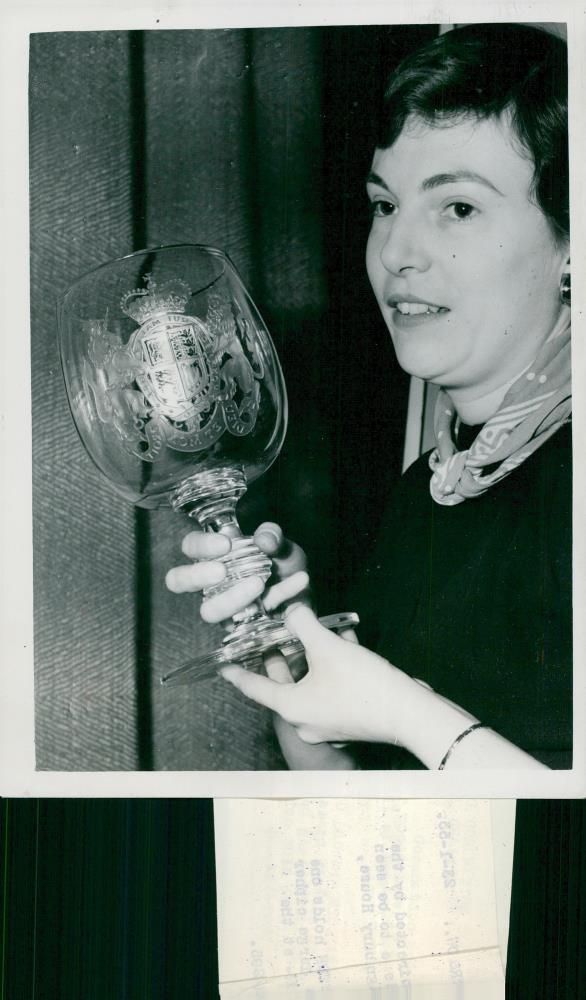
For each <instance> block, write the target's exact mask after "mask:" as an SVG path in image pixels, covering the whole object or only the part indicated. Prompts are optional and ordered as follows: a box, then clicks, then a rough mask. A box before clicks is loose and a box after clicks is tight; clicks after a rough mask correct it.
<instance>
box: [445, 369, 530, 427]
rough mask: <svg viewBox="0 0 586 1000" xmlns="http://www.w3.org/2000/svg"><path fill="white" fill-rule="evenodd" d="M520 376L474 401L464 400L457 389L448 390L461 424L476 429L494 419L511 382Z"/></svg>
mask: <svg viewBox="0 0 586 1000" xmlns="http://www.w3.org/2000/svg"><path fill="white" fill-rule="evenodd" d="M524 371H526V369H524ZM521 374H522V372H519V374H518V375H515V377H514V378H512V379H510V380H509V381H508V382H505V384H504V385H500V386H498V388H496V389H493V390H492V391H491V392H488V393H486V394H485V395H484V396H478V397H477V398H474V399H470V398H466V397H465V395H464V397H462V395H461V394H460V393H459V392H458V390H457V389H454V390H450V399H451V400H452V403H453V404H454V409H455V410H456V413H457V414H458V416H459V418H460V420H461V421H462V423H464V424H469V425H470V426H471V427H476V426H477V425H480V424H485V423H486V421H487V420H490V418H491V417H494V415H495V413H496V412H497V410H498V409H499V407H500V405H501V403H502V401H503V399H504V398H505V396H506V394H507V392H508V390H509V388H510V387H511V386H512V384H513V382H516V381H517V379H518V378H519V375H521Z"/></svg>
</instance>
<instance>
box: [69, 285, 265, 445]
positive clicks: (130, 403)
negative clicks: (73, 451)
mask: <svg viewBox="0 0 586 1000" xmlns="http://www.w3.org/2000/svg"><path fill="white" fill-rule="evenodd" d="M144 280H145V284H146V287H145V288H140V289H134V290H132V291H129V292H127V293H126V294H125V295H124V296H123V297H122V300H121V303H120V305H121V309H122V311H123V312H124V313H125V314H126V315H127V316H129V317H131V318H132V319H133V320H135V321H136V322H137V323H138V324H139V325H138V328H137V329H136V330H135V331H134V333H132V334H131V337H130V339H129V341H128V343H127V344H126V345H125V346H123V345H121V343H120V340H119V338H118V337H117V336H116V334H115V333H114V332H112V330H109V329H108V320H107V318H106V319H105V320H90V321H89V323H90V328H91V329H90V342H91V347H90V351H89V352H88V358H87V359H86V362H85V367H84V372H83V391H84V392H85V393H86V394H88V395H89V396H90V397H91V398H92V399H93V401H94V404H95V411H96V413H97V414H98V418H99V419H100V420H101V421H103V422H104V423H107V424H109V425H110V426H111V427H112V428H113V429H114V430H115V432H116V434H117V435H118V436H119V437H120V438H121V439H122V443H123V446H124V448H125V449H126V450H127V451H129V452H130V453H131V454H133V455H135V456H136V457H137V458H140V459H142V460H146V461H154V460H155V459H156V458H157V456H158V455H159V454H160V453H161V450H162V449H163V447H165V446H166V447H169V448H172V449H174V450H176V451H183V452H197V451H201V450H203V449H205V448H209V447H211V446H212V445H213V444H215V442H216V441H218V440H219V439H220V438H221V437H222V435H223V434H224V433H225V432H228V433H230V434H233V435H235V436H238V437H243V436H245V435H246V434H249V433H250V432H251V431H252V430H253V428H254V426H255V423H256V419H257V415H258V408H259V402H260V381H261V380H262V378H263V376H264V371H263V365H262V361H261V359H260V357H259V355H258V351H257V349H256V346H255V342H254V337H253V336H252V335H251V334H252V333H253V331H251V330H250V321H249V319H247V317H246V316H245V315H244V313H243V311H242V310H241V309H240V307H239V306H238V304H237V302H236V301H235V300H231V301H230V302H226V301H224V300H223V299H222V298H221V297H220V296H219V295H214V294H210V295H208V299H207V313H206V315H205V317H204V319H199V318H197V317H195V316H189V315H187V314H186V311H185V310H186V306H187V303H188V301H189V297H190V295H191V291H190V289H189V286H188V285H187V284H186V283H185V282H184V281H182V280H180V279H171V280H169V281H166V282H165V283H164V284H162V285H157V283H156V281H154V279H152V278H151V276H150V275H147V276H146V277H145V279H144Z"/></svg>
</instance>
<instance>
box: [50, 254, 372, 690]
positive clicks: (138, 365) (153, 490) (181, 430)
mask: <svg viewBox="0 0 586 1000" xmlns="http://www.w3.org/2000/svg"><path fill="white" fill-rule="evenodd" d="M59 341H60V351H61V362H62V367H63V373H64V377H65V384H66V387H67V393H68V398H69V403H70V407H71V412H72V415H73V419H74V421H75V424H76V426H77V429H78V432H79V435H80V437H81V440H82V442H83V444H84V445H85V448H86V450H87V451H88V453H89V455H90V457H91V458H92V460H93V461H94V463H95V464H96V466H97V467H98V469H99V470H100V471H101V472H102V473H103V474H104V475H105V476H106V478H107V479H108V480H109V481H110V483H111V485H112V486H113V487H114V488H115V489H116V490H117V491H118V492H119V493H120V494H121V495H122V496H124V497H125V498H126V499H127V500H129V501H131V502H132V503H134V504H136V505H137V506H139V507H144V508H147V509H154V508H158V507H164V506H170V507H171V508H172V509H173V510H176V511H183V512H186V513H187V514H188V515H189V516H190V517H193V518H195V519H197V521H198V523H199V525H200V526H201V527H202V528H203V529H204V530H205V531H216V532H221V533H222V534H225V535H227V536H228V537H229V538H230V539H231V543H232V544H231V551H230V552H229V553H228V554H227V555H226V556H224V557H223V559H222V562H223V563H224V564H225V567H226V578H225V580H223V581H222V583H220V584H217V585H214V586H211V587H208V588H206V590H205V591H204V596H206V597H209V596H213V595H215V594H218V593H221V592H223V591H224V590H226V589H227V588H228V587H231V586H232V585H233V584H234V582H235V581H237V580H240V579H243V578H245V577H248V576H252V575H254V576H260V577H261V578H262V579H263V580H265V581H266V580H267V579H268V578H269V576H270V573H271V560H270V559H269V558H268V557H267V556H266V555H265V554H264V553H263V552H261V551H260V549H259V548H258V547H257V546H256V545H255V544H254V542H253V540H252V538H250V537H247V536H244V535H243V534H242V531H241V530H240V526H239V524H238V519H237V516H236V505H237V503H238V500H239V499H240V498H241V497H242V496H243V494H244V493H245V492H246V489H247V487H248V484H250V483H251V482H253V481H254V480H255V479H257V478H258V477H259V476H261V475H262V473H263V472H265V471H266V470H267V469H268V468H269V466H270V465H271V464H272V463H273V462H274V460H275V458H276V457H277V455H278V454H279V451H280V449H281V447H282V444H283V440H284V437H285V432H286V426H287V395H286V390H285V383H284V380H283V374H282V372H281V367H280V364H279V360H278V357H277V354H276V351H275V348H274V346H273V343H272V341H271V338H270V336H269V334H268V332H267V329H266V327H265V325H264V323H263V321H262V319H261V317H260V315H259V313H258V311H257V309H256V308H255V306H254V303H253V302H252V299H251V297H250V295H249V294H248V292H247V291H246V288H245V287H244V285H243V283H242V281H241V279H240V277H239V275H238V273H237V271H236V269H235V267H234V265H233V264H232V262H231V261H230V260H229V258H228V257H227V256H226V254H224V253H222V252H221V251H220V250H217V249H216V248H214V247H207V246H198V245H189V244H182V245H178V246H166V247H160V248H157V249H153V250H143V251H139V252H137V253H133V254H130V255H129V256H127V257H122V258H119V259H117V260H114V261H110V262H109V263H106V264H103V265H102V266H101V267H98V268H96V269H95V270H94V271H92V272H90V273H89V274H86V275H84V276H83V277H82V278H80V279H79V280H78V281H76V282H75V283H74V284H73V285H72V286H71V288H70V289H69V290H68V291H67V292H66V294H65V296H64V298H63V300H62V302H61V305H60V309H59ZM321 621H322V622H323V623H324V624H325V625H326V626H327V627H329V628H334V629H336V630H341V629H344V628H347V627H351V626H353V625H354V624H356V622H357V621H358V619H357V616H356V615H354V614H339V615H330V616H327V617H326V618H322V619H321ZM274 648H279V649H282V650H283V652H285V653H287V654H289V653H295V652H298V651H299V650H300V648H301V647H300V644H299V642H298V641H297V640H296V639H295V638H294V637H293V636H292V635H291V633H290V632H289V631H288V630H287V628H286V627H285V625H284V623H283V621H282V619H281V618H278V617H276V616H272V617H269V616H268V615H267V614H266V612H265V610H264V608H263V606H262V603H261V602H260V601H255V602H253V603H252V604H251V605H249V606H248V607H247V608H245V609H243V610H242V611H241V612H239V613H238V614H236V615H234V617H233V620H232V621H231V622H230V623H229V624H228V626H227V633H226V636H225V638H224V640H223V642H222V645H221V646H220V648H219V649H217V650H215V651H214V652H213V653H211V654H208V655H205V656H200V657H196V658H195V659H194V660H192V661H190V662H188V663H186V664H183V666H181V667H179V668H178V669H176V670H174V671H172V672H170V673H168V674H166V675H165V676H164V677H162V678H161V681H162V683H163V684H165V685H172V684H182V683H190V682H193V681H196V680H202V679H204V678H207V677H210V676H213V675H214V674H215V673H217V670H218V668H219V667H220V666H222V665H224V664H226V663H231V662H237V663H240V664H242V665H244V666H246V667H247V668H249V669H259V667H260V665H261V663H262V654H263V653H265V652H267V651H268V650H270V649H274Z"/></svg>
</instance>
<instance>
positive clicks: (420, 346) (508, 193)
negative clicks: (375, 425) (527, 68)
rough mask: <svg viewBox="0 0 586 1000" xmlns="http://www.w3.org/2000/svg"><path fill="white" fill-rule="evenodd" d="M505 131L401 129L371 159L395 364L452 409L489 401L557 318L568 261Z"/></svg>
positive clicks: (377, 288) (373, 267) (483, 125)
mask: <svg viewBox="0 0 586 1000" xmlns="http://www.w3.org/2000/svg"><path fill="white" fill-rule="evenodd" d="M532 178H533V164H532V162H531V161H530V160H529V159H528V158H525V157H524V156H523V155H522V154H521V152H520V151H519V146H518V143H515V140H514V138H513V136H512V134H511V131H510V128H509V126H508V124H507V123H505V122H500V121H497V120H485V121H481V122H477V121H475V120H471V119H466V120H463V121H461V122H460V123H459V124H455V125H452V126H446V127H430V126H428V125H426V124H425V123H422V122H420V121H411V122H407V125H406V127H405V128H404V129H403V131H402V132H401V134H400V136H399V138H398V139H397V140H396V142H395V143H394V144H393V145H392V146H391V147H390V148H389V149H377V150H376V152H375V154H374V159H373V161H372V171H371V174H370V176H369V180H368V185H367V191H368V196H369V200H370V202H371V207H372V215H373V218H372V227H371V231H370V235H369V238H368V245H367V254H366V261H367V270H368V275H369V278H370V281H371V284H372V287H373V290H374V293H375V295H376V298H377V301H378V304H379V306H380V309H381V312H382V314H383V316H384V319H385V322H386V324H387V327H388V329H389V331H390V334H391V337H392V340H393V344H394V347H395V351H396V353H397V358H398V361H399V364H400V365H401V366H402V367H403V368H404V369H405V370H406V371H408V372H410V373H411V374H413V375H418V376H419V377H420V378H424V379H427V380H429V381H432V382H437V383H439V384H440V385H443V386H444V387H445V388H446V389H448V390H451V392H452V398H453V399H454V402H455V403H456V405H458V400H460V401H463V402H466V401H467V400H474V399H477V398H481V397H483V396H486V395H488V394H490V393H492V392H495V390H497V389H498V388H499V387H501V386H503V385H505V384H506V383H507V382H510V381H511V380H512V379H514V378H515V377H516V375H518V374H519V373H520V372H521V371H522V370H523V369H524V368H525V367H526V366H527V365H529V364H530V363H531V361H532V360H533V358H534V357H535V355H536V353H537V351H538V349H539V347H540V346H541V344H542V343H543V342H544V341H545V340H546V339H547V336H548V333H549V332H550V330H551V329H552V327H553V325H554V324H555V322H556V320H557V319H558V317H559V313H560V310H561V309H562V308H564V307H562V306H561V304H560V299H559V283H560V279H561V275H562V273H563V270H564V264H565V262H566V260H567V257H568V248H567V247H564V246H563V247H560V246H559V245H558V244H557V243H556V241H555V239H554V236H553V234H552V231H551V229H550V226H549V223H548V221H547V219H546V217H545V216H544V214H543V212H542V211H541V209H540V208H539V207H538V206H537V205H536V204H535V202H534V201H533V200H532V199H531V196H530V187H531V182H532Z"/></svg>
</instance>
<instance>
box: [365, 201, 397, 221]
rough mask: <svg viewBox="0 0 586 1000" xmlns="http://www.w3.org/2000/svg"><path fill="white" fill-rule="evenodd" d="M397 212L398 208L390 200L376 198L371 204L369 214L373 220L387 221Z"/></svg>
mask: <svg viewBox="0 0 586 1000" xmlns="http://www.w3.org/2000/svg"><path fill="white" fill-rule="evenodd" d="M395 211H396V206H395V205H394V204H393V202H392V201H389V200H388V198H374V199H373V200H372V201H370V202H369V212H370V215H371V217H372V218H373V219H386V218H387V217H388V216H389V215H393V213H394V212H395Z"/></svg>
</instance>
